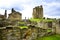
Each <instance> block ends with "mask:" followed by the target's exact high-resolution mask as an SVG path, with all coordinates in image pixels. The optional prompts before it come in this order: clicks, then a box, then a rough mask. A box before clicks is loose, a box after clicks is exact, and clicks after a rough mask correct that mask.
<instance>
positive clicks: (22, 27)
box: [19, 26, 28, 29]
mask: <svg viewBox="0 0 60 40" xmlns="http://www.w3.org/2000/svg"><path fill="white" fill-rule="evenodd" d="M19 28H20V29H24V28H28V27H27V26H19Z"/></svg>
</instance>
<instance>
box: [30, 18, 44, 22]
mask: <svg viewBox="0 0 60 40" xmlns="http://www.w3.org/2000/svg"><path fill="white" fill-rule="evenodd" d="M42 20H43V19H42V18H41V19H38V18H35V19H34V18H31V19H30V21H32V22H33V21H35V22H40V21H42Z"/></svg>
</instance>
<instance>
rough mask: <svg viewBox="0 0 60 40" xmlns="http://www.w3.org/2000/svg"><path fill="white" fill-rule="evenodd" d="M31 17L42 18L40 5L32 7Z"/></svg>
mask: <svg viewBox="0 0 60 40" xmlns="http://www.w3.org/2000/svg"><path fill="white" fill-rule="evenodd" d="M33 18H43V7H42V5H41V6H37V7H35V8H33Z"/></svg>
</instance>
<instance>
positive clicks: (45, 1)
mask: <svg viewBox="0 0 60 40" xmlns="http://www.w3.org/2000/svg"><path fill="white" fill-rule="evenodd" d="M40 5H42V6H43V11H44V12H43V14H44V17H46V18H47V17H49V18H60V0H0V14H2V15H3V14H4V11H5V10H7V13H8V14H10V13H11V9H12V8H14V9H15V10H16V11H18V12H20V13H22V18H23V19H24V18H25V17H27V18H31V17H32V13H33V8H34V7H35V6H40Z"/></svg>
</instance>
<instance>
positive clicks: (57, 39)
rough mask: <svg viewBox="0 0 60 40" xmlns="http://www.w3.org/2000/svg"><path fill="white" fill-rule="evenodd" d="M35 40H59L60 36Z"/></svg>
mask: <svg viewBox="0 0 60 40" xmlns="http://www.w3.org/2000/svg"><path fill="white" fill-rule="evenodd" d="M36 40H60V35H51V36H46V37H41V38H38V39H36Z"/></svg>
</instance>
